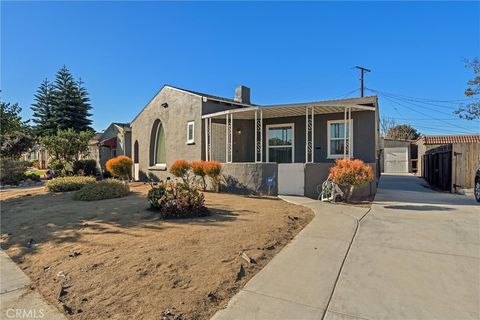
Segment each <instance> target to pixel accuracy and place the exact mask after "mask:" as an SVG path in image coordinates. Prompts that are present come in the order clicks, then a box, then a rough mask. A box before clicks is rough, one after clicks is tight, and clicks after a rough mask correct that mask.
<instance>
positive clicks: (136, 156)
mask: <svg viewBox="0 0 480 320" xmlns="http://www.w3.org/2000/svg"><path fill="white" fill-rule="evenodd" d="M138 162H139V161H138V140H135V143H134V144H133V163H138Z"/></svg>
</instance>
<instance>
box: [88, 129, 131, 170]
mask: <svg viewBox="0 0 480 320" xmlns="http://www.w3.org/2000/svg"><path fill="white" fill-rule="evenodd" d="M95 145H96V149H95V150H93V149H91V150H90V157H91V158H93V159H95V160H97V162H98V165H99V166H100V167H101V169H102V171H105V163H106V162H107V161H108V160H109V159H112V158H115V157H117V156H121V155H125V156H128V157H131V156H132V152H131V147H132V141H131V129H130V124H129V123H120V122H113V123H111V124H110V125H109V126H108V128H107V129H105V130H104V131H103V132H102V133H101V134H100V135H99V136H98V137H96V142H95Z"/></svg>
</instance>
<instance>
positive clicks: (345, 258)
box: [321, 207, 372, 320]
mask: <svg viewBox="0 0 480 320" xmlns="http://www.w3.org/2000/svg"><path fill="white" fill-rule="evenodd" d="M371 210H372V208H371V207H370V208H369V209H368V210H367V212H365V214H364V215H363V216H361V217H360V219H357V218H356V217H353V218H354V219H355V220H356V221H357V226H356V228H355V232H354V233H353V236H352V240H351V241H350V244H349V245H348V248H347V251H346V252H345V256H344V257H343V260H342V264H341V265H340V269H339V270H338V274H337V278H336V279H335V282H334V284H333V289H332V292H331V293H330V297H329V298H328V302H327V306H326V307H325V311H324V312H323V316H322V318H321V319H322V320H325V317H326V315H327V312H328V308H329V307H330V303H331V302H332V299H333V295H334V294H335V289H336V288H337V285H338V281H339V280H340V277H341V275H342V271H343V267H344V266H345V262H346V261H347V258H348V255H349V253H350V249H351V248H352V245H353V242H354V241H355V237H356V236H357V234H358V230H359V229H360V223H361V222H362V220H363V218H365V217H366V216H367V214H368V213H369V212H370V211H371Z"/></svg>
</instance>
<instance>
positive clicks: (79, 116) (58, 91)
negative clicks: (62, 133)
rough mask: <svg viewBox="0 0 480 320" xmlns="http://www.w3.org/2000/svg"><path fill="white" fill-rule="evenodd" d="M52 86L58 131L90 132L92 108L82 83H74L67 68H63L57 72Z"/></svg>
mask: <svg viewBox="0 0 480 320" xmlns="http://www.w3.org/2000/svg"><path fill="white" fill-rule="evenodd" d="M54 86H55V90H54V94H55V108H54V109H55V118H56V121H57V127H58V129H60V130H66V129H68V128H73V129H74V130H75V131H84V130H91V128H90V125H91V124H92V120H90V119H89V117H90V116H91V114H90V113H89V111H90V109H91V108H92V107H91V106H90V99H89V98H88V93H87V90H86V89H85V87H83V83H82V82H77V81H75V79H74V78H73V76H72V74H71V73H70V71H69V70H68V69H67V67H65V66H63V67H62V68H61V69H60V70H59V71H58V72H57V77H56V79H55V84H54Z"/></svg>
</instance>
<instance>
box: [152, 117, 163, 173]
mask: <svg viewBox="0 0 480 320" xmlns="http://www.w3.org/2000/svg"><path fill="white" fill-rule="evenodd" d="M166 162H167V161H166V145H165V128H164V127H163V125H162V122H161V121H160V120H159V119H157V120H155V122H154V123H153V126H152V134H151V138H150V166H154V167H156V169H160V170H165V169H166V168H167V166H166Z"/></svg>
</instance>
